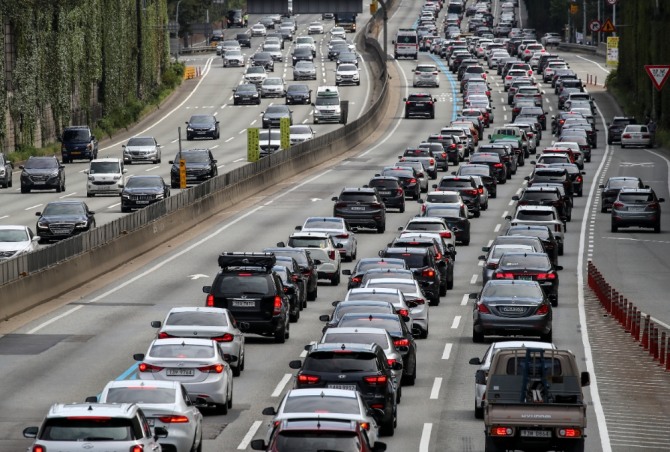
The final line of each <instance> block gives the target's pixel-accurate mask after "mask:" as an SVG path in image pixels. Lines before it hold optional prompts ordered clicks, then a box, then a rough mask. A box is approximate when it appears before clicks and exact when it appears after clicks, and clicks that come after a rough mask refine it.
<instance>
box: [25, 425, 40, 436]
mask: <svg viewBox="0 0 670 452" xmlns="http://www.w3.org/2000/svg"><path fill="white" fill-rule="evenodd" d="M38 431H39V427H26V428H24V429H23V436H24V437H26V438H37V432H38Z"/></svg>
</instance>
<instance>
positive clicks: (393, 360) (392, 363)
mask: <svg viewBox="0 0 670 452" xmlns="http://www.w3.org/2000/svg"><path fill="white" fill-rule="evenodd" d="M386 362H387V363H388V365H389V367H391V366H392V365H394V364H395V363H396V362H397V360H396V359H394V358H389V359H387V360H386Z"/></svg>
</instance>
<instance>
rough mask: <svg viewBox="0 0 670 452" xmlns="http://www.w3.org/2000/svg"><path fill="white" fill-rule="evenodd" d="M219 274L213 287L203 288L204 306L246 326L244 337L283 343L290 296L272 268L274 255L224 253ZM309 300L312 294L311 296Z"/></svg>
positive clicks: (286, 334)
mask: <svg viewBox="0 0 670 452" xmlns="http://www.w3.org/2000/svg"><path fill="white" fill-rule="evenodd" d="M218 264H219V267H220V270H219V272H218V273H217V275H216V276H215V278H214V282H213V283H212V285H210V286H203V288H202V291H203V292H204V293H205V294H206V295H207V297H206V301H205V306H207V307H215V308H225V309H228V311H229V312H230V313H231V314H232V315H233V317H234V318H235V319H236V320H237V321H241V322H245V324H247V325H245V333H251V334H258V335H260V336H265V337H272V338H274V341H275V342H276V343H284V342H285V341H286V339H288V337H289V330H290V326H289V299H288V297H289V295H291V293H292V291H293V289H292V288H290V287H284V284H283V283H282V280H281V278H280V277H279V275H277V274H276V273H275V272H274V271H272V268H273V267H274V266H275V265H276V264H277V261H276V259H275V256H274V254H272V253H237V252H224V253H221V254H220V255H219V258H218ZM308 296H309V293H308Z"/></svg>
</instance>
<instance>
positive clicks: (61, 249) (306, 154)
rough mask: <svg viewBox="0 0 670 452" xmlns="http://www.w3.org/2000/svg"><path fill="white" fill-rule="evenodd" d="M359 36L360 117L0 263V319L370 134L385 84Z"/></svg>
mask: <svg viewBox="0 0 670 452" xmlns="http://www.w3.org/2000/svg"><path fill="white" fill-rule="evenodd" d="M363 42H364V43H365V51H366V52H367V53H368V54H369V58H368V61H369V62H370V63H371V64H372V65H373V66H374V68H373V69H374V70H375V71H376V72H378V73H381V74H382V77H380V80H381V82H380V85H381V86H380V88H379V90H378V91H377V92H378V93H379V96H378V97H377V98H376V99H375V100H374V102H373V103H372V104H371V106H370V108H369V110H367V112H366V114H365V115H362V116H361V117H360V118H359V119H356V120H355V121H351V122H350V123H349V124H347V125H346V126H344V127H342V128H339V129H337V130H334V131H332V132H330V133H327V134H325V135H322V136H317V137H316V138H314V139H312V140H310V141H306V142H303V143H299V144H297V145H295V146H292V147H291V148H290V149H288V150H285V151H281V152H277V153H275V154H273V155H270V156H269V157H266V158H263V159H261V160H259V161H257V162H253V163H249V164H247V165H244V166H242V167H240V168H236V169H234V170H232V171H230V172H227V173H225V174H221V175H219V176H217V177H215V178H213V179H210V180H209V181H207V182H204V183H202V184H200V185H197V186H195V187H192V188H190V189H188V190H183V191H181V192H180V193H178V194H177V195H174V196H170V197H169V198H167V199H165V200H163V201H159V202H157V203H155V204H152V205H150V206H147V207H146V208H143V209H141V210H138V211H135V212H133V213H131V214H128V215H124V216H123V217H121V218H118V219H116V220H114V221H112V222H110V223H106V224H104V225H101V226H99V227H97V228H95V229H93V230H91V231H88V232H85V233H82V234H80V235H77V236H75V237H71V238H69V239H66V240H63V241H61V242H58V243H55V244H53V245H51V246H49V247H46V248H43V249H40V250H37V251H35V252H33V253H29V254H25V255H22V256H18V257H16V258H14V259H10V260H7V261H4V262H0V319H8V318H10V317H12V316H14V315H16V314H19V313H21V312H24V311H26V310H28V309H30V308H32V307H35V306H37V305H39V304H41V303H43V302H45V301H47V300H49V299H52V298H54V297H56V296H58V295H60V294H63V293H66V292H67V291H70V290H72V289H74V288H75V287H78V286H80V285H82V284H85V283H87V282H90V281H91V280H92V279H94V278H96V277H97V276H99V275H103V274H105V273H107V272H109V271H111V270H113V269H115V268H117V267H120V266H122V265H124V264H127V263H128V262H129V261H131V260H132V259H134V258H136V257H138V256H140V255H142V254H144V253H146V252H148V251H150V250H152V249H154V248H156V247H159V246H161V245H162V244H163V243H164V242H166V241H168V240H170V239H172V238H174V237H177V236H179V234H181V233H184V232H187V231H188V230H189V229H191V228H193V227H195V226H197V225H198V224H200V223H201V222H203V221H204V220H206V219H207V218H209V217H211V216H213V215H214V214H216V213H217V212H220V211H222V210H225V209H227V208H229V207H231V206H233V205H234V204H236V203H238V202H241V201H244V200H247V199H249V197H250V196H253V195H254V194H256V193H258V192H260V191H262V190H264V189H266V188H269V187H272V186H274V185H276V184H278V183H280V182H283V181H285V180H286V179H288V178H290V177H292V176H295V175H296V174H299V173H301V172H304V171H307V170H309V169H310V168H313V167H314V166H316V165H319V164H321V163H323V162H325V161H327V160H329V159H332V158H336V157H338V156H341V155H342V154H343V153H344V152H346V151H348V150H350V149H353V148H354V147H355V146H357V145H358V144H359V143H361V142H363V141H364V140H365V139H367V138H369V136H370V135H372V133H373V132H375V131H376V130H378V127H379V124H380V123H381V121H382V120H383V119H384V117H385V112H386V106H387V104H388V99H389V96H388V95H387V93H388V90H389V88H388V75H387V73H386V61H385V58H384V55H383V51H382V49H381V47H380V46H379V43H378V42H377V41H376V40H375V39H372V38H369V37H366V38H365V40H364V41H363Z"/></svg>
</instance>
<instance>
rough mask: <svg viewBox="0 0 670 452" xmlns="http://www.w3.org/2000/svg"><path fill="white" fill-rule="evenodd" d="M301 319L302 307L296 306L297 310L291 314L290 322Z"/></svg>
mask: <svg viewBox="0 0 670 452" xmlns="http://www.w3.org/2000/svg"><path fill="white" fill-rule="evenodd" d="M299 319H300V308H296V310H295V312H293V313H291V314H289V322H291V323H296V322H297V321H298V320H299Z"/></svg>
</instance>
